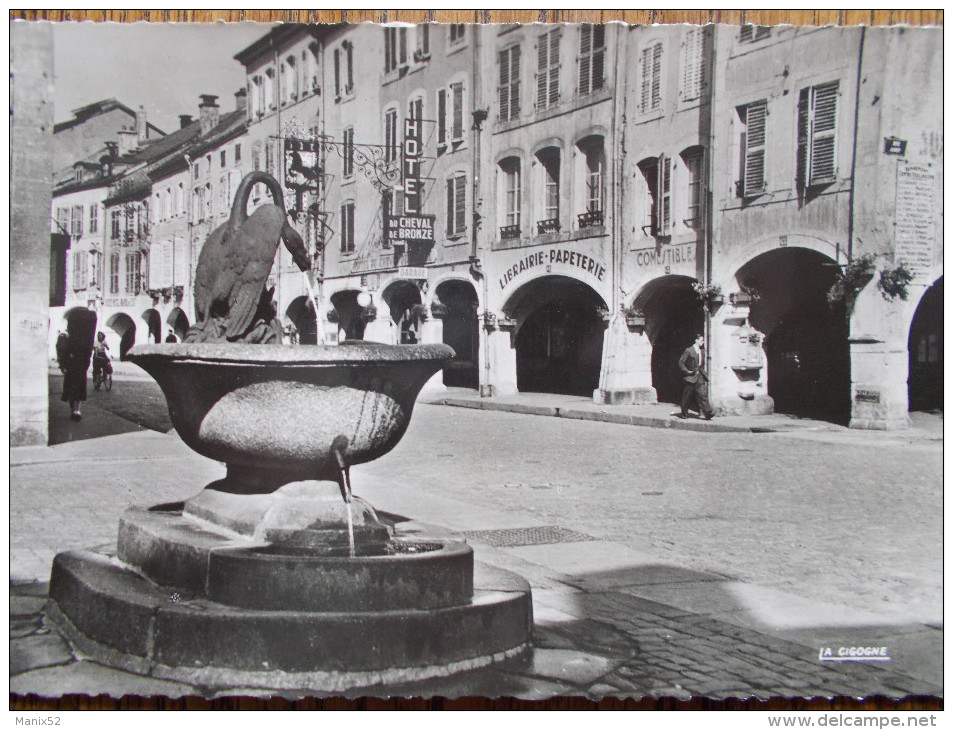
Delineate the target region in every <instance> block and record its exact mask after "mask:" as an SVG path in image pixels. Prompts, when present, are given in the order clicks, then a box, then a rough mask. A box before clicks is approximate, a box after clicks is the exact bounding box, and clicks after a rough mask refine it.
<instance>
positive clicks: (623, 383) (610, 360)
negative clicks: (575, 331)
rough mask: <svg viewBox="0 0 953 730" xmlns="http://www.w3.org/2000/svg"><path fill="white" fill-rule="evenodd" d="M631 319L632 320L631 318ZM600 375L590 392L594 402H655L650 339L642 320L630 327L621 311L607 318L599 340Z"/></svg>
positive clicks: (656, 400) (626, 403) (656, 398)
mask: <svg viewBox="0 0 953 730" xmlns="http://www.w3.org/2000/svg"><path fill="white" fill-rule="evenodd" d="M633 323H634V320H633ZM602 363H603V365H602V378H601V382H600V383H599V388H598V389H597V390H596V391H595V393H593V396H592V399H593V401H594V402H596V403H604V404H607V405H633V404H640V403H656V402H658V396H657V394H656V392H655V388H654V387H653V386H652V343H651V342H650V341H649V338H648V335H647V334H646V333H645V323H644V322H642V323H641V325H640V326H639V325H635V323H634V326H633V327H631V328H630V327H629V326H628V325H627V324H626V318H625V317H624V316H623V315H621V314H620V315H616V316H614V317H613V318H612V319H611V320H610V321H609V326H608V327H607V328H606V331H605V335H604V338H603V344H602Z"/></svg>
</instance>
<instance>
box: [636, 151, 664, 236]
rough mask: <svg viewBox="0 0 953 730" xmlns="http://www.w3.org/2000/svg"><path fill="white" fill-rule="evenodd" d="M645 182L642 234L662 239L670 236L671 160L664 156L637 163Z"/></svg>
mask: <svg viewBox="0 0 953 730" xmlns="http://www.w3.org/2000/svg"><path fill="white" fill-rule="evenodd" d="M638 167H639V170H640V171H641V173H642V177H643V179H644V181H645V191H646V196H645V205H644V211H645V213H646V216H645V223H644V225H643V226H642V232H643V233H644V234H646V235H651V236H655V237H662V236H668V235H671V226H672V160H671V158H669V157H666V156H665V155H661V156H659V157H650V158H647V159H644V160H642V161H641V162H639V165H638Z"/></svg>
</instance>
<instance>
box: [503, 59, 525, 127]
mask: <svg viewBox="0 0 953 730" xmlns="http://www.w3.org/2000/svg"><path fill="white" fill-rule="evenodd" d="M499 62H500V86H499V95H500V121H502V122H508V121H510V120H511V119H518V118H519V115H520V47H519V46H510V47H509V48H506V49H504V50H502V51H500V54H499Z"/></svg>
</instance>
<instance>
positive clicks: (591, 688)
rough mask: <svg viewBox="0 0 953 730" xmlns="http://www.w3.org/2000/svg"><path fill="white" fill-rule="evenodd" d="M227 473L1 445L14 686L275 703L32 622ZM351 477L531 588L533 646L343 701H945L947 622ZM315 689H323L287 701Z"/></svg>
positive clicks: (120, 443)
mask: <svg viewBox="0 0 953 730" xmlns="http://www.w3.org/2000/svg"><path fill="white" fill-rule="evenodd" d="M441 398H443V399H446V400H448V401H449V400H451V399H453V400H457V399H458V396H456V394H452V395H451V394H443V395H442V396H441ZM459 400H460V402H467V403H470V404H472V403H473V400H467V399H466V398H459ZM532 400H533V402H525V401H522V402H517V403H500V402H498V401H497V402H496V403H497V405H500V406H501V407H509V406H518V407H521V408H534V409H545V408H549V409H550V411H552V410H553V409H555V408H558V409H559V414H560V416H562V417H575V416H566V413H567V412H570V413H574V412H575V413H580V414H588V413H593V414H600V413H602V411H601V410H600V409H599V408H598V407H594V408H593V409H592V410H589V409H588V408H587V406H586V405H585V403H584V402H580V403H575V402H572V401H571V400H567V399H561V400H560V401H559V402H560V403H564V404H566V403H568V404H569V405H568V406H566V405H553V401H551V400H550V401H549V402H548V403H547V400H546V399H545V398H540V399H537V398H533V399H532ZM483 403H484V404H486V403H493V401H483ZM471 407H472V405H471ZM659 408H661V409H667V408H669V407H668V406H661V407H650V409H649V410H645V409H644V408H643V407H631V408H629V409H627V410H628V411H633V410H634V411H635V412H634V413H631V412H630V413H627V414H626V415H630V416H633V417H634V416H640V417H651V418H655V419H664V418H665V416H664V415H662V414H659V412H658V411H659ZM564 409H565V410H564ZM531 412H533V411H531ZM653 413H654V415H652V414H653ZM580 417H582V416H580ZM759 418H766V417H759ZM676 420H677V419H673V421H676ZM726 420H727V419H726ZM761 422H762V421H758V423H761ZM783 422H784V421H783V419H782V420H777V419H775V420H774V421H772V423H778V424H782V423H783ZM679 423H680V422H679ZM735 423H737V426H736V428H742V427H743V424H741V423H740V422H735ZM692 425H697V426H701V427H706V426H710V425H712V424H706V423H701V422H700V423H698V424H694V423H693V424H692ZM714 425H716V426H717V425H718V424H717V420H716V421H715V423H714ZM748 428H749V430H750V426H749V427H748ZM846 430H847V429H843V431H846ZM823 433H825V434H827V435H830V434H831V433H833V432H831V431H829V430H825V431H824V432H823ZM222 474H223V467H222V466H221V465H219V464H217V463H215V462H211V461H210V460H208V459H204V458H202V457H200V456H198V455H197V454H195V453H193V452H192V451H190V450H189V449H188V448H187V447H186V446H185V445H184V444H183V443H182V442H181V440H180V439H179V438H178V436H176V435H175V434H174V433H173V434H160V433H156V432H154V431H133V432H129V433H123V434H119V435H115V436H108V437H104V438H98V439H89V440H81V441H74V442H72V443H66V444H62V445H59V446H55V447H24V448H19V449H14V450H12V451H11V497H10V504H11V515H10V518H11V536H10V542H11V556H10V559H11V563H10V564H11V584H12V585H11V600H10V615H11V624H10V631H11V644H10V674H11V677H10V682H11V684H10V691H11V693H14V694H18V695H25V694H36V695H39V696H43V697H51V696H52V697H55V696H60V695H63V694H71V693H81V694H98V693H105V694H108V695H111V696H113V697H121V696H123V695H124V694H136V695H147V696H148V695H165V696H169V697H180V696H190V695H197V696H206V697H213V696H230V695H235V694H240V695H253V696H270V695H271V693H270V692H267V691H266V692H262V691H260V690H249V689H247V688H238V687H233V688H226V689H219V690H208V689H206V688H200V687H192V686H187V685H183V684H178V683H175V682H169V681H164V680H158V679H154V678H149V677H140V676H137V675H133V674H129V673H126V672H121V671H119V670H115V669H111V668H107V667H103V666H100V665H97V664H95V663H92V662H89V661H86V660H84V659H83V658H82V657H81V656H78V655H77V654H76V653H75V652H74V650H73V649H72V648H71V647H70V646H69V645H68V644H67V643H66V642H65V641H64V640H63V639H62V638H60V637H59V636H58V635H57V634H56V633H55V631H52V630H51V629H50V627H49V626H48V625H47V623H46V622H45V619H44V617H43V614H42V609H43V605H44V601H45V593H46V589H47V581H48V575H49V567H50V563H51V561H52V558H53V556H54V555H55V554H56V553H57V552H60V551H62V550H68V549H73V548H85V547H93V546H97V545H115V540H116V530H117V526H118V520H119V516H120V515H121V513H122V511H123V510H124V509H125V508H126V507H127V506H129V505H131V504H157V503H162V502H171V501H177V500H181V499H184V498H185V497H188V496H191V495H192V494H193V493H195V491H196V485H201V484H206V483H208V482H209V481H211V480H213V479H216V478H219V477H221V476H222ZM395 479H397V480H401V483H400V485H399V488H395V484H394V480H395ZM404 480H406V481H404ZM361 484H362V496H364V497H366V498H367V499H368V500H369V501H370V502H371V503H372V504H374V505H375V506H376V507H377V508H378V509H379V510H380V511H382V512H385V513H389V514H391V515H392V516H394V517H395V519H396V521H397V527H398V529H399V532H400V534H405V535H417V536H420V535H432V536H452V537H456V538H463V539H467V541H468V542H469V543H470V544H471V546H472V547H473V548H474V551H475V558H476V560H477V561H478V562H479V563H484V564H487V565H491V566H497V567H501V568H505V569H508V570H513V571H515V572H517V573H519V574H521V575H523V576H524V577H525V578H526V579H527V580H529V581H530V583H531V584H532V587H533V599H534V616H535V630H534V642H533V644H534V648H533V651H531V652H529V653H528V654H527V655H525V656H523V657H521V658H517V659H514V660H510V661H508V662H506V663H504V664H502V665H496V666H494V667H492V668H489V669H484V670H479V671H475V672H469V673H465V674H460V675H455V676H452V677H447V678H443V679H436V680H429V681H426V682H418V683H414V684H408V685H401V686H387V687H382V686H376V687H371V688H364V689H357V690H354V691H353V692H350V693H348V696H352V697H360V696H367V695H372V696H388V695H397V696H401V695H405V696H425V697H428V696H435V695H438V696H446V697H451V698H453V697H458V696H466V695H480V696H491V697H492V696H512V697H519V698H523V699H544V698H548V697H550V696H574V695H581V696H587V697H591V698H599V697H602V696H606V695H611V696H616V697H636V698H638V697H642V696H650V697H676V698H685V699H687V698H690V697H692V696H705V697H710V698H725V697H750V696H756V697H762V698H764V697H771V696H796V697H814V696H824V697H830V696H836V695H846V696H852V697H859V696H871V695H876V694H881V695H886V696H889V697H902V696H905V695H908V694H914V695H935V696H942V691H943V690H942V661H941V656H940V655H941V652H940V651H939V649H938V646H939V645H940V644H941V643H942V625H941V624H938V623H937V624H933V623H930V624H922V623H916V622H910V621H901V620H891V619H889V618H886V619H885V617H884V616H882V615H874V614H870V615H866V614H864V615H861V614H860V613H858V612H852V613H851V614H850V615H844V612H843V610H842V607H840V606H835V605H827V604H823V603H820V602H817V601H811V600H806V599H804V598H803V597H801V596H799V595H797V594H795V593H787V592H782V591H780V590H777V589H771V588H766V587H762V586H757V585H752V584H746V583H741V582H738V581H735V580H732V579H730V578H728V577H726V576H722V575H716V574H714V573H703V572H699V571H688V570H685V569H683V568H679V567H678V566H673V565H666V564H664V563H663V562H661V561H659V560H658V559H657V558H656V557H655V556H653V555H652V554H651V553H649V552H643V551H641V550H637V549H633V548H631V547H629V546H626V545H621V544H618V543H614V542H610V541H606V540H600V539H597V538H594V537H591V536H588V535H582V534H578V533H574V532H573V531H571V530H566V529H565V528H561V527H559V526H552V525H540V524H538V520H536V519H535V518H534V516H533V513H532V509H531V506H528V508H527V510H526V511H524V512H520V513H515V512H507V513H505V514H504V513H501V512H500V510H499V509H498V508H496V507H494V505H492V504H486V503H484V502H482V501H481V499H480V495H479V493H474V494H473V498H472V499H467V500H466V501H463V500H458V499H449V498H447V497H445V496H442V495H437V494H433V493H431V492H428V491H426V490H424V489H423V488H421V487H419V486H417V484H416V483H415V481H414V480H413V475H392V476H391V477H389V478H387V479H384V478H376V479H375V478H368V477H367V475H364V476H363V477H362V480H361ZM478 569H479V568H478ZM874 643H876V645H878V646H880V645H887V646H888V647H889V648H890V656H891V661H890V662H889V663H884V664H874V663H863V664H862V663H846V662H844V663H839V662H821V661H819V649H820V648H822V647H825V646H833V647H839V646H842V645H843V646H869V645H873V644H874ZM314 694H318V695H320V694H321V693H320V692H314V691H313V690H312V691H309V690H306V689H303V690H302V691H301V692H300V693H293V692H292V693H284V692H283V693H282V695H284V696H288V697H291V698H293V697H295V696H308V695H314Z"/></svg>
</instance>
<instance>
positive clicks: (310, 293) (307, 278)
mask: <svg viewBox="0 0 953 730" xmlns="http://www.w3.org/2000/svg"><path fill="white" fill-rule="evenodd" d="M302 274H303V275H304V283H305V284H307V286H308V296H309V297H310V298H311V307H312V311H313V312H314V331H315V334H317V332H318V297H317V295H316V294H315V293H314V286H313V285H312V284H311V272H310V271H304V272H302Z"/></svg>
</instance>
